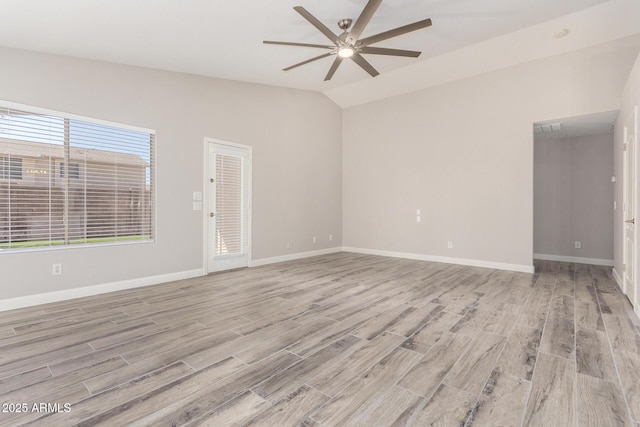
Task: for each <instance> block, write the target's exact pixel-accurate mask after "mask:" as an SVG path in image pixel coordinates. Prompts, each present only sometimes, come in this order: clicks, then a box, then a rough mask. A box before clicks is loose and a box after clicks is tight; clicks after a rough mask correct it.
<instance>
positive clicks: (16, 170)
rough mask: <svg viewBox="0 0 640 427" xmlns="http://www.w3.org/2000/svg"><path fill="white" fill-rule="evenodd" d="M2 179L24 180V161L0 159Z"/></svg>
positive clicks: (13, 158)
mask: <svg viewBox="0 0 640 427" xmlns="http://www.w3.org/2000/svg"><path fill="white" fill-rule="evenodd" d="M0 179H22V159H20V158H16V157H0Z"/></svg>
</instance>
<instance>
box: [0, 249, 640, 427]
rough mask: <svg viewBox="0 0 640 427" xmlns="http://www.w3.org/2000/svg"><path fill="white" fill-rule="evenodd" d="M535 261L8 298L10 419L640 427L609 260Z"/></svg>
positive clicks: (347, 264) (4, 399) (3, 386)
mask: <svg viewBox="0 0 640 427" xmlns="http://www.w3.org/2000/svg"><path fill="white" fill-rule="evenodd" d="M537 270H538V273H537V274H535V275H532V274H524V273H513V272H505V271H498V270H490V269H482V268H474V267H464V266H455V265H446V264H437V263H428V262H420V261H409V260H402V259H392V258H383V257H376V256H368V255H357V254H347V253H341V254H333V255H326V256H321V257H316V258H309V259H305V260H300V261H294V262H287V263H281V264H274V265H270V266H265V267H258V268H251V269H243V270H237V271H231V272H226V273H219V274H214V275H211V276H208V277H203V278H198V279H193V280H185V281H179V282H173V283H168V284H164V285H159V286H153V287H148V288H141V289H135V290H129V291H123V292H117V293H112V294H107V295H101V296H96V297H90V298H83V299H78V300H73V301H67V302H62V303H56V304H49V305H46V306H39V307H33V308H28V309H22V310H16V311H11V312H4V313H0V403H2V404H3V408H1V409H3V410H5V411H9V412H3V413H0V425H3V426H4V425H21V424H23V423H25V424H27V423H32V424H33V425H43V426H47V427H50V426H63V425H77V424H79V425H87V426H88V425H96V424H102V425H108V426H125V425H153V426H157V425H185V424H186V425H211V426H223V425H260V426H263V425H266V426H278V427H280V426H294V425H296V426H298V425H303V426H318V425H322V426H325V425H326V426H333V425H344V426H355V425H359V426H391V425H413V426H429V425H451V426H463V425H477V426H485V425H487V426H488V425H501V426H508V425H516V426H519V425H533V426H573V425H580V426H598V427H602V426H610V425H611V426H622V425H626V426H634V424H633V421H632V420H635V422H636V423H638V422H640V335H639V332H638V324H639V323H640V322H639V321H638V319H637V318H636V317H635V315H633V314H632V311H631V306H630V304H629V303H628V301H627V300H626V298H625V297H624V296H623V295H622V294H621V292H620V291H619V290H618V288H617V287H616V285H615V283H614V282H613V281H612V279H611V277H610V273H609V269H608V268H604V267H594V266H587V265H579V264H562V263H551V262H541V263H539V264H538V265H537ZM34 403H35V404H37V406H36V407H35V408H34V407H33V404H34ZM41 403H49V404H55V403H57V404H59V407H57V408H56V407H55V406H53V407H52V406H50V407H48V408H47V407H46V406H45V407H41V406H40V405H39V404H41ZM16 404H18V405H19V406H16ZM22 404H26V408H25V407H23V406H22ZM64 404H69V405H70V407H66V408H65V407H64ZM11 405H13V406H11ZM17 409H26V412H21V413H18V412H15V411H16V410H17ZM34 409H38V410H37V411H34ZM56 409H58V411H56ZM65 409H69V412H65ZM47 411H49V412H47ZM638 425H639V424H636V425H635V426H638Z"/></svg>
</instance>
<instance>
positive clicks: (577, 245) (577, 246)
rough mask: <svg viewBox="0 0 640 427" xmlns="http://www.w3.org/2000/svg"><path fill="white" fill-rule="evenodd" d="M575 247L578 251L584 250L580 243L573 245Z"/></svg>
mask: <svg viewBox="0 0 640 427" xmlns="http://www.w3.org/2000/svg"><path fill="white" fill-rule="evenodd" d="M573 246H574V247H575V248H576V249H580V248H582V243H580V242H575V243H574V244H573Z"/></svg>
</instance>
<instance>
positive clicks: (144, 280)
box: [0, 268, 205, 311]
mask: <svg viewBox="0 0 640 427" xmlns="http://www.w3.org/2000/svg"><path fill="white" fill-rule="evenodd" d="M204 274H205V272H204V270H203V269H201V268H198V269H196V270H188V271H180V272H178V273H170V274H162V275H158V276H151V277H140V278H138V279H131V280H123V281H121V282H112V283H103V284H100V285H94V286H84V287H81V288H73V289H65V290H63V291H56V292H47V293H44V294H36V295H27V296H23V297H17V298H10V299H5V300H0V311H7V310H14V309H16V308H24V307H31V306H34V305H40V304H48V303H51V302H58V301H65V300H70V299H75V298H82V297H89V296H93V295H99V294H106V293H108V292H114V291H122V290H125V289H133V288H140V287H143V286H150V285H157V284H160V283H166V282H172V281H174V280H183V279H190V278H192V277H199V276H204Z"/></svg>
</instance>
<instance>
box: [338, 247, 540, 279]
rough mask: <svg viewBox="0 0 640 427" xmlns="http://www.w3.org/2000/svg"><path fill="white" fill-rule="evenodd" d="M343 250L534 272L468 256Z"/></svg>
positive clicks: (360, 249)
mask: <svg viewBox="0 0 640 427" xmlns="http://www.w3.org/2000/svg"><path fill="white" fill-rule="evenodd" d="M342 250H343V251H344V252H355V253H359V254H368V255H381V256H388V257H393V258H406V259H415V260H419V261H431V262H443V263H446V264H459V265H468V266H471V267H483V268H493V269H496V270H508V271H518V272H521V273H533V272H534V267H533V265H521V264H507V263H502V262H492V261H482V260H475V259H467V258H451V257H442V256H435V255H424V254H413V253H407V252H392V251H381V250H377V249H363V248H351V247H343V248H342Z"/></svg>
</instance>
